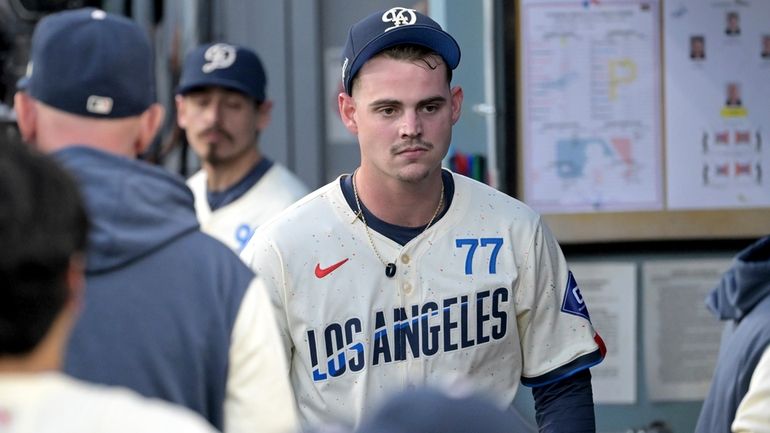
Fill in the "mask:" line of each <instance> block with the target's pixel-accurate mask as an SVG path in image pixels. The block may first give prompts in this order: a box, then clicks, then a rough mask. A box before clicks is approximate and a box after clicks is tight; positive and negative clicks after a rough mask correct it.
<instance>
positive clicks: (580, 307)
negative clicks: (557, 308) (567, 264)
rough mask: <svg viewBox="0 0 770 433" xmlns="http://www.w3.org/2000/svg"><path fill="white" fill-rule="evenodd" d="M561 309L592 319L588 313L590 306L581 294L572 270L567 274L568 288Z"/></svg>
mask: <svg viewBox="0 0 770 433" xmlns="http://www.w3.org/2000/svg"><path fill="white" fill-rule="evenodd" d="M561 311H563V312H565V313H569V314H574V315H576V316H580V317H585V318H586V319H588V321H591V317H590V316H589V315H588V306H586V303H585V301H584V300H583V295H581V294H580V288H579V287H578V285H577V282H576V281H575V277H573V276H572V271H569V275H568V276H567V289H566V290H565V291H564V300H563V301H562V303H561Z"/></svg>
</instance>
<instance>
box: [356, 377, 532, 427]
mask: <svg viewBox="0 0 770 433" xmlns="http://www.w3.org/2000/svg"><path fill="white" fill-rule="evenodd" d="M523 431H529V429H528V428H527V426H526V424H525V423H524V422H523V421H522V420H521V419H520V418H519V417H517V416H516V415H515V414H514V413H512V412H508V411H506V410H503V409H501V408H499V407H498V406H497V405H495V404H494V403H492V401H491V400H488V399H487V398H486V397H484V396H482V395H478V394H467V395H463V396H450V395H448V394H446V393H444V392H442V391H439V390H437V389H431V388H418V389H415V390H413V391H401V392H398V393H396V394H394V395H392V396H390V397H389V398H388V399H387V400H386V402H385V404H383V405H382V406H381V407H379V408H378V409H377V410H376V411H375V412H374V413H373V414H372V416H371V417H369V418H366V419H364V421H363V422H362V423H361V425H360V426H359V427H358V429H356V430H355V433H432V432H441V433H468V432H484V433H511V432H523Z"/></svg>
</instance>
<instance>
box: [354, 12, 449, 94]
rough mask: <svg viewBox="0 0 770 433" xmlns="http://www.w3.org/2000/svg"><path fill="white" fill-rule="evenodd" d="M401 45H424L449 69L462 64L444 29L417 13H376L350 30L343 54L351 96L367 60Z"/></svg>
mask: <svg viewBox="0 0 770 433" xmlns="http://www.w3.org/2000/svg"><path fill="white" fill-rule="evenodd" d="M401 44H415V45H422V46H424V47H427V48H430V49H431V50H433V51H435V52H437V53H438V54H439V55H440V56H441V57H442V58H443V59H444V62H445V63H446V65H447V67H448V68H450V69H454V68H456V67H457V65H458V64H459V63H460V46H459V45H458V44H457V41H455V39H454V38H453V37H452V36H451V35H450V34H449V33H447V32H445V31H444V30H443V29H442V28H441V26H440V25H439V24H438V23H437V22H435V21H433V20H432V19H430V18H429V17H428V16H426V15H424V14H421V13H420V12H417V11H416V10H414V9H409V8H403V7H394V8H391V9H388V10H386V11H380V12H375V13H373V14H372V15H369V16H368V17H366V18H364V19H362V20H361V21H359V22H357V23H356V24H354V25H353V27H351V28H350V32H348V40H347V43H346V44H345V49H344V50H343V52H342V83H343V85H344V86H345V92H347V94H348V95H349V94H351V88H350V85H351V82H352V80H353V77H354V76H355V75H356V74H357V73H358V71H359V70H360V69H361V67H362V66H363V65H364V63H366V61H367V60H369V59H371V58H372V57H373V56H374V55H376V54H377V53H379V52H380V51H382V50H384V49H386V48H390V47H393V46H396V45H401Z"/></svg>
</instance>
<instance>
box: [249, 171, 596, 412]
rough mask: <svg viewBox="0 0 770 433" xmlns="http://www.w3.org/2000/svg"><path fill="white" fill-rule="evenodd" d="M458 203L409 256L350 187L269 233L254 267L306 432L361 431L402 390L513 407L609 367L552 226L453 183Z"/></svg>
mask: <svg viewBox="0 0 770 433" xmlns="http://www.w3.org/2000/svg"><path fill="white" fill-rule="evenodd" d="M451 179H453V183H454V195H453V196H452V201H451V205H450V207H449V209H448V210H447V211H446V213H445V214H444V215H443V217H441V219H439V220H438V221H437V222H435V223H434V225H432V226H430V227H429V228H428V229H427V230H425V231H424V232H423V233H422V234H420V235H418V236H417V237H416V238H414V239H412V240H411V241H409V242H408V243H406V245H404V246H401V245H399V244H398V243H396V242H394V241H392V240H390V239H388V238H386V237H384V236H382V235H380V234H379V233H377V232H375V231H371V230H370V233H371V236H372V241H373V242H374V244H375V246H376V248H377V250H378V251H379V252H380V255H381V256H383V258H385V260H386V261H390V260H393V261H395V262H396V264H397V271H396V275H394V276H393V277H392V278H389V277H388V276H386V275H385V272H384V265H383V263H382V262H381V261H380V259H379V258H378V257H377V256H376V255H375V253H374V252H373V249H372V247H371V245H370V244H369V239H368V238H367V234H366V232H365V227H364V224H363V223H362V222H361V220H360V219H358V218H357V217H356V213H355V212H354V211H353V209H351V206H350V205H349V204H348V202H347V201H346V200H345V197H344V195H343V192H342V188H341V186H340V180H341V179H337V180H336V181H334V182H332V183H330V184H328V185H326V186H324V187H322V188H321V189H319V190H317V191H315V192H314V193H311V194H310V195H308V196H306V197H305V198H304V199H302V200H300V201H299V202H297V203H296V204H294V205H293V206H291V207H290V208H289V209H287V210H286V211H285V212H284V213H282V214H281V218H280V219H278V218H277V219H274V220H272V221H270V222H269V223H268V224H266V225H263V226H262V227H260V228H259V229H258V230H257V232H256V233H255V235H254V237H253V238H252V240H251V241H250V242H249V244H248V246H247V247H246V249H245V250H244V251H243V253H242V255H241V257H242V258H243V259H244V260H245V261H246V263H247V264H249V265H250V266H251V267H252V268H253V269H254V270H255V271H256V272H257V273H258V274H260V275H261V276H262V277H263V279H264V281H265V283H266V285H267V286H268V287H269V290H270V292H271V293H270V294H271V296H272V302H273V304H274V306H275V308H276V310H277V312H276V318H277V320H278V321H279V329H281V332H282V337H283V338H284V342H285V348H286V356H287V357H288V359H289V360H290V366H291V373H290V376H291V382H292V385H293V388H294V392H295V397H296V398H297V403H298V407H299V410H300V413H301V418H302V420H303V422H304V423H305V424H306V425H310V426H317V425H323V424H329V423H342V424H347V425H356V424H358V423H359V422H360V420H361V417H362V416H363V414H365V413H366V412H368V411H369V410H370V409H372V408H373V407H375V406H377V405H378V404H379V403H380V402H381V401H382V399H383V398H384V397H387V396H388V395H390V394H391V393H392V392H394V391H396V390H400V389H403V388H408V387H410V386H418V385H434V386H452V384H457V383H462V384H463V386H466V385H468V384H470V385H471V386H473V387H477V388H479V389H478V391H481V392H485V393H488V394H490V395H491V396H492V397H493V398H495V399H496V400H497V401H498V402H499V403H500V404H501V406H504V407H507V406H508V405H510V403H511V402H512V401H513V398H514V395H515V393H516V389H517V388H518V385H519V383H520V382H523V383H524V384H526V385H531V386H536V385H539V384H546V383H550V382H553V381H555V380H558V379H560V378H562V377H565V376H567V375H569V374H571V373H572V372H575V371H578V370H581V369H584V368H588V367H590V366H591V365H594V364H596V363H598V362H600V361H601V360H602V358H603V354H604V351H603V349H602V344H601V339H600V338H598V336H597V335H596V333H595V332H594V330H593V327H592V326H591V322H590V319H589V316H588V310H587V308H586V306H585V303H584V301H583V299H582V297H581V296H580V290H579V289H578V286H577V284H576V282H575V280H574V279H573V278H572V275H571V273H570V272H569V270H568V268H567V265H566V262H565V259H564V256H563V254H562V252H561V249H560V248H559V246H558V244H557V243H556V241H555V240H554V238H553V236H552V235H551V233H550V232H549V230H548V229H547V227H546V226H545V225H544V224H543V223H542V222H541V220H540V217H539V216H538V215H537V214H536V213H535V212H533V211H532V210H531V209H530V208H528V207H527V206H526V205H524V204H523V203H521V202H519V201H517V200H515V199H513V198H511V197H509V196H507V195H505V194H503V193H500V192H499V191H497V190H494V189H493V188H490V187H488V186H486V185H483V184H481V183H479V182H476V181H473V180H471V179H469V178H467V177H464V176H460V175H456V174H452V175H451Z"/></svg>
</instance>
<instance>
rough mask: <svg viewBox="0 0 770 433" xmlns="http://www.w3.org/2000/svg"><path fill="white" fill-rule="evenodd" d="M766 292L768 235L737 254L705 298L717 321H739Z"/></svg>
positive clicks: (769, 291)
mask: <svg viewBox="0 0 770 433" xmlns="http://www.w3.org/2000/svg"><path fill="white" fill-rule="evenodd" d="M768 294H770V236H768V237H765V238H762V239H760V240H759V241H757V242H756V243H754V244H753V245H751V246H749V247H748V248H746V249H745V250H743V251H741V252H740V253H738V255H737V256H736V257H735V260H734V262H733V265H732V267H731V268H730V269H729V270H728V271H727V272H725V273H724V275H722V281H720V283H719V285H718V286H717V288H716V289H714V291H713V292H711V294H710V295H709V297H708V298H707V299H706V305H707V306H708V308H709V309H710V310H711V311H712V312H713V313H714V314H715V315H716V316H717V317H718V318H719V319H720V320H735V321H740V320H741V319H742V318H743V317H744V316H746V314H748V313H749V311H751V309H752V308H754V306H755V305H756V304H757V303H759V302H760V301H761V300H763V299H764V298H765V297H767V296H768Z"/></svg>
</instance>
